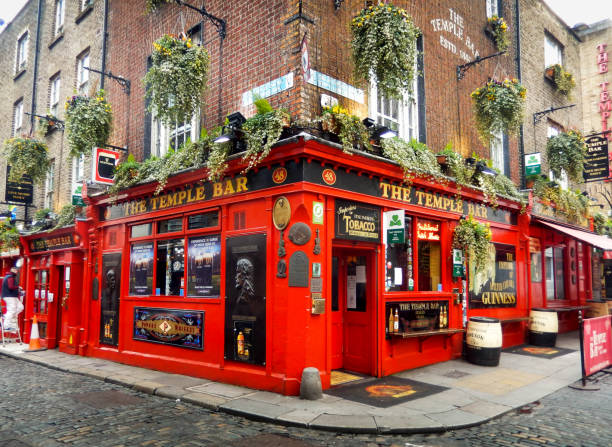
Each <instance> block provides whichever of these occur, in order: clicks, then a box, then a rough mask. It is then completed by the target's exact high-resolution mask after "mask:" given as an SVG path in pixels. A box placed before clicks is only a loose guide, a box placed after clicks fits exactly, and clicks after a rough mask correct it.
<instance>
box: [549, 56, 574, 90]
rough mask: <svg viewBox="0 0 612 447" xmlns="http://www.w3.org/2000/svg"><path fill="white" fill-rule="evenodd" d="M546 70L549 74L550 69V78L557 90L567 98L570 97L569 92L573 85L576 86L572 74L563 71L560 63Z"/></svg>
mask: <svg viewBox="0 0 612 447" xmlns="http://www.w3.org/2000/svg"><path fill="white" fill-rule="evenodd" d="M546 71H547V73H548V74H549V75H550V74H551V73H550V72H551V71H552V80H553V82H554V83H555V87H556V88H557V91H558V92H559V93H561V94H562V95H565V96H567V99H571V92H572V90H573V89H574V87H576V81H575V80H574V76H573V75H572V74H571V73H570V72H568V71H565V69H564V68H563V67H562V66H561V65H560V64H555V65H553V66H551V67H548V68H547V69H546Z"/></svg>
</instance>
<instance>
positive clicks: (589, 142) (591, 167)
mask: <svg viewBox="0 0 612 447" xmlns="http://www.w3.org/2000/svg"><path fill="white" fill-rule="evenodd" d="M584 142H585V144H586V148H587V150H586V155H585V157H584V171H583V174H582V175H583V176H584V181H585V182H593V181H597V180H604V179H607V178H608V177H609V176H610V159H609V156H608V140H607V139H606V138H604V137H600V136H597V135H596V136H594V137H591V138H587V139H586V140H585V141H584Z"/></svg>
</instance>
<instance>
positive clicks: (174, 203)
mask: <svg viewBox="0 0 612 447" xmlns="http://www.w3.org/2000/svg"><path fill="white" fill-rule="evenodd" d="M242 168H243V166H242V165H240V164H239V161H238V160H234V161H233V162H232V163H231V164H230V172H229V175H228V176H226V177H225V178H224V179H223V180H222V181H219V182H208V181H203V180H202V178H203V177H204V173H203V172H202V171H188V172H184V173H182V174H179V175H176V176H174V177H172V178H171V179H170V180H169V182H168V186H167V187H166V189H165V190H164V192H162V193H161V194H159V195H155V194H154V193H153V192H154V189H155V185H153V184H149V185H139V186H136V187H134V188H131V189H130V190H126V191H124V192H122V193H121V195H120V196H119V197H118V198H112V197H108V196H106V195H93V196H90V197H88V198H87V199H86V200H87V201H88V202H89V205H90V206H89V209H88V213H89V217H90V220H91V221H92V228H93V230H92V232H91V233H90V238H91V241H90V247H91V250H90V253H91V257H92V258H91V259H92V262H91V273H90V276H91V284H89V285H88V286H87V287H85V290H92V291H93V292H92V294H91V296H84V298H85V300H84V303H83V308H88V309H89V312H88V316H89V319H88V321H87V328H86V329H85V333H86V342H85V343H84V344H83V346H84V349H83V354H85V355H90V356H95V357H102V358H107V359H111V360H114V361H119V362H123V363H128V364H137V365H140V366H145V367H148V368H152V369H159V370H164V371H169V372H175V373H182V374H189V375H193V376H199V377H205V378H210V379H213V380H218V381H222V382H227V383H235V384H240V385H244V386H248V387H252V388H258V389H266V390H271V391H275V392H279V393H283V394H298V393H299V385H300V380H301V374H302V370H303V369H304V368H305V367H308V366H314V367H316V368H318V369H319V371H320V372H321V378H322V383H323V386H324V388H328V387H329V386H330V382H331V373H332V371H334V370H337V369H343V370H348V371H354V372H358V373H361V374H365V375H370V376H378V377H380V376H384V375H388V374H392V373H394V372H397V371H400V370H405V369H410V368H415V367H418V366H422V365H426V364H431V363H436V362H440V361H444V360H449V359H451V358H455V357H458V356H460V355H461V349H462V342H463V332H464V326H465V321H466V319H467V317H468V316H471V315H483V316H496V317H498V318H506V319H508V320H512V319H517V320H516V321H514V322H509V325H508V326H505V327H504V345H508V346H509V345H512V344H518V343H522V342H523V340H524V330H523V331H522V332H521V329H522V327H521V326H520V325H521V324H522V320H519V319H520V318H523V319H526V315H527V309H528V306H527V298H526V296H527V294H526V293H523V291H526V286H525V271H526V270H525V268H521V267H520V266H523V267H524V266H525V265H526V264H525V260H524V253H523V251H524V247H523V245H525V244H522V242H521V238H520V237H519V230H518V229H519V225H518V222H517V220H518V214H519V213H518V211H519V209H520V206H519V204H516V203H514V202H509V201H504V200H502V199H500V203H499V206H498V207H497V208H492V207H489V206H485V205H483V204H482V202H481V199H482V197H481V196H480V195H479V194H477V193H476V192H474V191H463V192H462V198H460V197H458V196H457V195H456V193H457V192H456V191H454V190H452V189H450V188H449V185H436V184H433V183H430V182H427V181H422V180H419V179H415V180H414V182H412V183H410V184H405V183H403V182H402V178H403V172H402V170H401V169H400V168H399V167H398V166H396V165H393V164H391V163H390V162H389V161H388V160H386V159H382V158H380V157H376V156H373V155H365V154H354V155H352V156H351V157H346V156H345V155H344V154H343V153H342V152H341V151H340V150H339V149H337V148H335V147H330V146H329V145H328V144H324V143H323V142H322V141H318V140H316V139H307V140H304V139H303V138H295V139H291V140H285V141H284V142H282V143H281V144H280V145H279V146H277V147H276V148H275V149H274V151H272V153H271V155H270V156H269V157H268V158H267V159H266V164H265V165H262V166H260V167H259V168H258V169H254V170H251V171H249V172H248V173H246V174H242V173H241V170H242ZM400 214H401V215H400ZM468 214H471V215H473V216H475V217H476V218H478V219H480V220H483V221H486V222H489V223H490V224H491V227H492V232H493V241H494V242H495V245H494V247H495V250H493V249H492V251H491V262H492V267H491V268H490V269H489V271H488V272H486V273H473V274H472V273H470V272H469V271H468V272H467V277H468V281H464V280H463V279H462V278H460V277H453V263H452V259H451V257H452V256H451V255H452V234H453V233H452V232H453V228H454V226H455V225H456V223H457V222H458V220H459V219H460V218H461V217H462V216H467V215H468ZM392 215H393V216H395V217H392ZM398 230H399V231H398ZM400 233H401V234H400ZM525 240H526V239H525ZM525 246H526V245H525ZM98 266H99V268H98ZM470 277H473V278H472V279H469V278H470ZM468 283H469V284H471V286H470V287H471V288H472V291H471V292H468V291H467V290H466V289H467V288H468ZM93 284H99V285H100V286H99V287H93ZM513 324H514V325H517V326H518V327H519V328H521V329H517V328H516V327H514V326H513Z"/></svg>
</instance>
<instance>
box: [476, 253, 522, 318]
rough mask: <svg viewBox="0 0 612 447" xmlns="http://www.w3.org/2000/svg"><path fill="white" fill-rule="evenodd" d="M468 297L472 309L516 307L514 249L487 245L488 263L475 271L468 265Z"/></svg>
mask: <svg viewBox="0 0 612 447" xmlns="http://www.w3.org/2000/svg"><path fill="white" fill-rule="evenodd" d="M469 268H470V277H469V282H470V284H469V296H470V307H471V308H472V309H484V308H492V307H516V248H515V247H514V246H513V245H505V244H493V243H492V244H489V261H488V262H487V264H486V267H485V268H484V269H483V270H479V271H475V269H474V266H473V265H472V263H470V266H469Z"/></svg>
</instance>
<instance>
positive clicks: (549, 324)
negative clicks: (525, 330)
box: [529, 308, 559, 348]
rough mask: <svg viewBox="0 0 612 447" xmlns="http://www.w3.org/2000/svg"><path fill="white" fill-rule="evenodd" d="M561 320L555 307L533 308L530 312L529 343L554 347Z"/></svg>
mask: <svg viewBox="0 0 612 447" xmlns="http://www.w3.org/2000/svg"><path fill="white" fill-rule="evenodd" d="M558 332H559V320H558V318H557V312H556V311H555V310H554V309H538V308H533V309H531V312H529V344H530V345H534V346H548V347H551V348H552V347H553V346H555V344H556V343H557V333H558Z"/></svg>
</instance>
